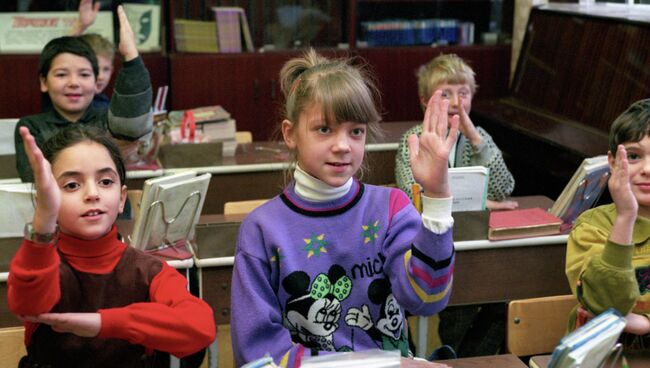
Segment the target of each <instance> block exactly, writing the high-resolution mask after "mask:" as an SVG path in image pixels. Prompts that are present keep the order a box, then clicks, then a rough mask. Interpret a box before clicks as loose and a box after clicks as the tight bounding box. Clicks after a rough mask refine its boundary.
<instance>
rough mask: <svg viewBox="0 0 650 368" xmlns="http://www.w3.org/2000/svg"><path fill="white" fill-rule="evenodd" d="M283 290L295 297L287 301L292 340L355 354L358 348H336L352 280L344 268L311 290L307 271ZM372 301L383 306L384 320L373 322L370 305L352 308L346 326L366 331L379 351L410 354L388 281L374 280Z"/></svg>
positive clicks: (319, 279) (287, 282) (335, 268)
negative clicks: (344, 304) (353, 351)
mask: <svg viewBox="0 0 650 368" xmlns="http://www.w3.org/2000/svg"><path fill="white" fill-rule="evenodd" d="M282 286H283V287H284V289H285V290H286V291H287V292H288V293H289V294H290V295H291V297H290V298H289V299H287V302H286V305H285V312H284V325H285V327H287V328H288V329H289V331H291V336H292V340H293V341H294V342H296V343H300V344H302V345H303V346H305V347H307V348H311V349H316V350H321V351H351V350H354V346H348V345H344V346H339V347H336V346H335V344H334V335H335V333H336V331H337V330H338V329H339V323H340V319H341V316H342V315H343V307H342V302H343V300H345V299H347V298H348V296H349V295H350V293H351V291H352V288H353V285H352V280H351V279H350V278H349V277H348V276H347V275H346V272H345V270H344V269H343V267H341V266H339V265H333V266H332V267H330V269H329V271H328V274H327V275H325V274H322V273H321V274H319V275H317V276H316V277H315V278H314V281H313V282H312V283H311V286H310V277H309V275H308V274H307V273H306V272H304V271H295V272H292V273H291V274H289V275H288V276H287V277H286V278H285V279H284V280H283V281H282ZM368 298H369V300H370V301H371V302H372V303H374V304H377V305H380V316H379V317H378V318H377V319H376V320H375V321H373V318H372V316H371V313H370V309H369V307H368V305H367V304H363V305H361V307H360V308H356V307H351V308H350V309H348V311H347V313H346V314H345V323H346V324H347V325H348V326H349V327H351V328H359V329H361V330H362V331H364V332H365V333H366V334H367V335H368V336H369V337H370V338H371V339H372V340H373V341H374V342H375V343H376V344H377V346H378V347H380V348H382V349H385V350H400V351H401V353H402V355H407V354H408V340H407V333H406V328H405V326H404V317H403V313H402V308H401V307H400V305H399V303H397V300H396V299H395V298H394V296H393V294H392V292H391V287H390V282H389V281H388V280H387V279H376V280H373V281H372V283H371V284H370V287H369V288H368Z"/></svg>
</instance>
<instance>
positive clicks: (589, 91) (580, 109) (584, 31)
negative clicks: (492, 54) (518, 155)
mask: <svg viewBox="0 0 650 368" xmlns="http://www.w3.org/2000/svg"><path fill="white" fill-rule="evenodd" d="M558 29H562V30H563V31H562V32H558V31H557V30H558ZM648 65H650V24H648V23H636V22H631V21H626V20H623V19H616V18H601V17H594V16H588V15H576V14H570V13H560V12H554V11H545V10H540V9H537V8H534V9H533V10H532V12H531V16H530V23H529V26H528V31H527V33H526V38H525V41H524V44H523V46H522V54H521V57H520V63H519V66H518V70H517V73H516V78H515V81H514V83H513V95H514V96H515V97H517V98H518V99H520V100H521V101H524V102H527V103H529V104H531V105H533V106H537V107H539V108H540V109H543V110H547V111H550V112H552V113H555V114H558V115H562V116H565V117H567V118H569V119H571V120H574V121H577V122H580V123H582V124H586V125H589V126H591V127H594V128H597V129H600V130H603V131H605V132H606V131H608V129H609V125H610V124H611V122H612V121H613V120H614V118H616V116H618V114H620V113H621V112H622V111H623V110H625V109H626V108H627V107H628V106H629V105H630V104H631V103H632V102H634V101H636V100H639V99H642V98H647V97H648V96H649V95H650V73H648Z"/></svg>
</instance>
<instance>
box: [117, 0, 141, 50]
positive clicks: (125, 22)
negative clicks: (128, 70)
mask: <svg viewBox="0 0 650 368" xmlns="http://www.w3.org/2000/svg"><path fill="white" fill-rule="evenodd" d="M117 17H118V19H119V20H120V45H119V50H120V54H121V55H122V57H123V58H124V61H130V60H133V59H135V58H137V57H138V48H137V47H136V43H135V36H134V35H133V29H132V28H131V24H130V23H129V19H128V18H127V17H126V13H125V12H124V7H123V6H122V5H120V6H118V7H117Z"/></svg>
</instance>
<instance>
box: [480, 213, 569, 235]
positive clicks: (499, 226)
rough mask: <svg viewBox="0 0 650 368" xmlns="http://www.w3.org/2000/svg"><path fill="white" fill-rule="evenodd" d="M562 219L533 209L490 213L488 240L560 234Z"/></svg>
mask: <svg viewBox="0 0 650 368" xmlns="http://www.w3.org/2000/svg"><path fill="white" fill-rule="evenodd" d="M560 225H562V219H560V218H559V217H557V216H554V215H552V214H550V213H549V212H548V211H546V210H544V209H542V208H539V207H535V208H526V209H517V210H510V211H492V212H490V221H489V229H488V239H490V240H505V239H516V238H528V237H533V236H543V235H552V234H559V233H560Z"/></svg>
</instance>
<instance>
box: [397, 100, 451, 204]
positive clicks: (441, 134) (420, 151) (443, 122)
mask: <svg viewBox="0 0 650 368" xmlns="http://www.w3.org/2000/svg"><path fill="white" fill-rule="evenodd" d="M448 111H449V100H447V99H443V98H442V91H439V90H438V91H436V92H435V93H434V94H433V95H432V96H431V98H430V99H429V102H428V103H427V109H426V111H425V113H424V120H423V122H422V134H421V135H420V137H418V136H417V135H415V134H413V135H411V136H410V137H409V138H408V145H409V154H410V162H411V170H412V171H413V178H414V179H415V181H416V182H417V183H419V184H420V185H421V186H422V188H423V189H424V194H425V195H426V196H428V197H433V198H446V197H449V196H450V195H451V194H450V190H449V182H448V180H447V166H448V160H449V152H451V149H452V147H453V146H454V143H455V142H456V136H457V134H458V124H459V122H458V120H459V117H458V115H454V116H453V118H452V119H451V122H448V116H447V112H448Z"/></svg>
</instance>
